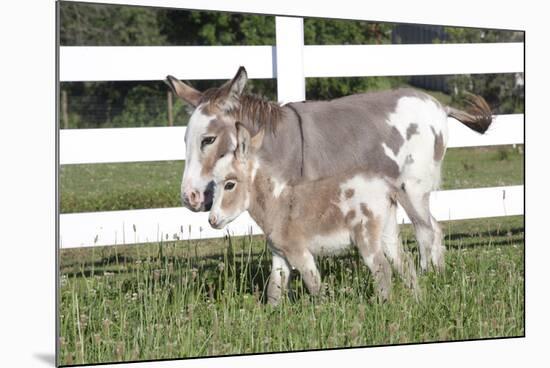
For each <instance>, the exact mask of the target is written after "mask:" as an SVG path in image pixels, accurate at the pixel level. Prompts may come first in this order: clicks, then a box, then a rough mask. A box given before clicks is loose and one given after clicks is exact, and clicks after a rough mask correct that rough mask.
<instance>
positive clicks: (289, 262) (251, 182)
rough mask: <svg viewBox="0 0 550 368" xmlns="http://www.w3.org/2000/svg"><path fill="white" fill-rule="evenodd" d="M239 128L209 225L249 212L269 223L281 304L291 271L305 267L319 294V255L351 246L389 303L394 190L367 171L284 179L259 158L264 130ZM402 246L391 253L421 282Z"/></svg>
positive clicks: (271, 291) (273, 298)
mask: <svg viewBox="0 0 550 368" xmlns="http://www.w3.org/2000/svg"><path fill="white" fill-rule="evenodd" d="M236 133H237V134H236V148H235V151H234V154H228V155H225V156H224V157H223V158H221V159H220V160H218V162H217V163H216V165H215V167H214V170H213V172H214V181H215V183H216V186H215V190H214V199H213V204H212V208H211V211H210V216H209V222H210V224H211V226H212V227H214V228H222V227H224V226H225V225H227V224H228V223H230V222H231V221H233V220H234V219H235V218H237V216H239V215H240V214H241V213H242V212H244V211H247V210H248V211H249V213H250V215H251V217H252V218H253V219H254V220H255V221H256V223H257V224H258V225H259V226H260V227H261V228H262V230H263V231H264V233H265V235H266V236H267V239H268V244H269V246H270V248H271V251H272V252H273V265H272V266H273V267H272V271H271V277H270V281H269V286H268V292H267V294H268V301H269V302H270V303H272V304H277V302H278V301H279V299H280V297H281V295H282V293H283V291H284V290H286V289H287V288H288V283H289V279H290V278H289V275H290V270H291V268H293V269H297V270H298V271H299V272H300V274H301V275H302V278H303V280H304V283H305V284H306V287H307V288H308V290H309V292H310V293H311V294H313V295H315V294H318V293H319V291H320V288H321V279H320V274H319V271H318V269H317V267H316V265H315V261H314V258H313V256H314V255H316V254H322V253H327V252H328V253H331V252H334V251H337V250H342V249H345V248H346V247H347V246H348V245H349V244H350V243H353V244H355V245H356V246H357V248H358V249H359V252H360V254H361V256H362V258H363V260H364V261H365V263H366V265H367V266H368V268H369V269H370V271H371V272H372V274H373V275H374V279H375V283H376V290H377V294H378V296H379V298H380V299H381V300H386V299H387V298H388V297H389V294H390V290H391V276H392V270H391V266H390V263H389V262H388V260H387V259H386V257H385V255H384V246H383V239H382V235H383V233H384V228H385V226H386V225H387V224H388V223H389V224H390V225H391V223H390V222H391V221H392V215H394V212H393V211H395V205H396V204H395V201H394V200H393V199H392V198H393V196H394V194H393V193H394V188H392V186H391V185H390V184H388V183H387V181H386V180H385V179H384V178H382V177H381V176H379V175H377V174H371V173H369V172H366V171H364V170H362V171H356V172H353V173H349V174H347V175H344V176H343V177H339V178H336V177H333V178H327V179H321V180H316V181H312V182H307V183H300V184H297V185H292V184H281V183H278V182H276V181H274V180H273V179H272V178H271V177H270V175H269V173H268V172H266V171H265V169H264V168H263V167H262V163H261V162H260V161H259V159H258V157H257V156H256V155H255V152H256V151H257V150H258V149H259V147H260V146H261V144H262V140H263V135H264V131H263V130H261V131H260V132H259V133H258V134H256V135H255V136H254V137H252V138H251V137H250V133H249V132H248V130H247V129H246V128H245V127H244V126H243V125H242V124H240V123H237V124H236ZM398 249H399V250H398V251H397V254H392V256H391V260H392V262H393V266H394V267H395V268H396V269H397V270H398V271H399V272H400V273H402V274H403V273H406V274H408V275H409V277H408V279H409V282H410V283H411V284H413V285H411V286H415V285H416V274H415V272H414V267H412V265H411V263H412V262H410V258H409V256H408V255H405V253H404V252H403V248H402V247H398ZM393 253H395V251H394V252H393ZM405 268H406V270H405Z"/></svg>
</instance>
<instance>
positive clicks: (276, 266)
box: [267, 252, 290, 305]
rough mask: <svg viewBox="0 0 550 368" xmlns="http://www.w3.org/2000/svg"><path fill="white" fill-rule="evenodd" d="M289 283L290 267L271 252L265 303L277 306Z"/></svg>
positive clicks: (284, 260)
mask: <svg viewBox="0 0 550 368" xmlns="http://www.w3.org/2000/svg"><path fill="white" fill-rule="evenodd" d="M289 282H290V266H289V265H288V262H287V261H286V259H284V258H283V257H281V256H280V255H279V254H277V253H275V252H273V258H272V260H271V275H270V276H269V284H268V285H267V301H268V302H269V304H272V305H277V304H279V301H280V300H281V296H282V295H283V293H285V292H287V290H288V284H289Z"/></svg>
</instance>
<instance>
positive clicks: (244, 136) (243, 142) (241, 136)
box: [235, 121, 250, 162]
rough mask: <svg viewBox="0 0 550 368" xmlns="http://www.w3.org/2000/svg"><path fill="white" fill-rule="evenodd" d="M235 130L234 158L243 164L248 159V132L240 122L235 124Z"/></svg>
mask: <svg viewBox="0 0 550 368" xmlns="http://www.w3.org/2000/svg"><path fill="white" fill-rule="evenodd" d="M235 128H236V129H237V148H236V149H235V157H236V158H237V159H238V160H239V161H241V162H243V161H245V160H246V159H247V158H248V152H249V151H250V132H249V131H248V129H246V127H245V126H244V125H242V124H241V123H240V122H238V121H237V122H236V123H235Z"/></svg>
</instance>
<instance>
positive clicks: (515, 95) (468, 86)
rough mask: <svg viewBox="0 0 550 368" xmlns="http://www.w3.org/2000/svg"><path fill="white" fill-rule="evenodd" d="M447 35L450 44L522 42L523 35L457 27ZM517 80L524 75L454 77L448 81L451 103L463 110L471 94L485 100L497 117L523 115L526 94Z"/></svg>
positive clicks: (513, 32)
mask: <svg viewBox="0 0 550 368" xmlns="http://www.w3.org/2000/svg"><path fill="white" fill-rule="evenodd" d="M445 31H446V33H447V36H448V40H447V41H448V42H450V43H453V42H454V43H460V42H468V43H482V42H523V32H515V31H500V30H481V29H471V28H454V27H448V28H446V30H445ZM518 79H523V73H519V74H518V73H515V74H484V75H456V76H452V77H450V78H449V80H448V83H449V85H450V87H451V90H452V92H453V93H452V103H453V104H455V105H458V106H463V100H464V92H471V93H475V94H478V95H481V96H483V97H484V98H485V99H486V100H487V102H488V103H489V105H490V106H491V107H492V108H493V110H494V111H493V112H494V113H496V114H511V113H523V111H524V107H525V106H524V95H525V94H524V89H523V84H521V83H520V84H518V83H517V82H516V81H517V80H518Z"/></svg>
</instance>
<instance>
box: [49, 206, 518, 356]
mask: <svg viewBox="0 0 550 368" xmlns="http://www.w3.org/2000/svg"><path fill="white" fill-rule="evenodd" d="M442 225H443V228H444V232H445V245H446V247H447V249H448V251H447V254H446V258H445V261H446V270H445V271H444V272H443V273H441V274H436V273H433V272H429V273H427V274H423V275H419V285H420V288H421V292H422V298H421V299H420V300H419V301H418V302H417V301H415V298H414V297H413V295H412V292H411V291H410V290H408V289H406V288H405V287H404V286H403V284H402V283H401V282H400V280H399V279H398V278H397V277H395V276H394V286H393V291H392V296H391V299H390V300H389V301H388V302H386V303H382V304H381V303H378V302H376V301H375V299H374V297H373V288H372V277H371V275H370V273H369V271H368V269H367V268H366V267H365V266H364V265H363V262H362V261H361V259H360V257H359V256H358V254H357V252H356V251H354V250H351V251H349V252H348V253H345V254H343V255H340V256H338V257H322V258H319V259H318V260H317V263H318V265H319V268H320V271H321V275H322V280H323V284H324V292H323V295H322V296H320V297H316V298H314V297H311V296H310V295H309V294H308V293H307V292H306V291H305V287H304V285H303V284H302V282H301V279H300V277H299V276H296V277H295V278H294V280H293V282H292V286H291V289H292V290H293V297H292V298H285V299H284V300H283V302H282V304H281V305H280V306H278V307H275V308H274V307H271V306H269V305H267V304H265V295H264V290H265V289H266V284H267V281H268V277H269V272H270V259H271V255H270V252H269V251H268V250H267V249H266V244H265V240H264V238H263V237H262V236H254V237H246V236H245V237H239V238H226V239H215V240H189V241H177V242H167V243H160V244H144V245H139V246H118V247H115V246H113V247H98V248H80V249H67V250H62V251H61V255H60V256H61V259H60V265H61V269H60V279H61V286H60V318H61V319H60V326H61V328H60V333H61V341H60V347H61V348H60V356H59V359H60V361H59V362H60V364H63V365H70V364H83V363H85V364H91V363H99V362H115V361H123V360H145V359H147V360H149V359H165V358H185V357H197V356H213V355H227V354H245V353H259V352H281V351H290V350H303V349H325V348H337V347H349V346H373V345H385V344H396V343H418V342H429V341H452V340H463V339H477V338H491V337H504V336H508V337H509V336H523V335H524V322H525V321H524V227H523V216H514V217H507V218H493V219H481V220H469V221H455V222H449V223H442ZM401 233H402V237H403V240H404V244H405V246H406V247H407V248H408V249H410V250H411V251H413V252H414V254H415V255H416V256H417V252H416V249H417V248H416V245H415V243H414V236H413V232H412V229H411V227H410V226H403V228H402V232H401Z"/></svg>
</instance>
